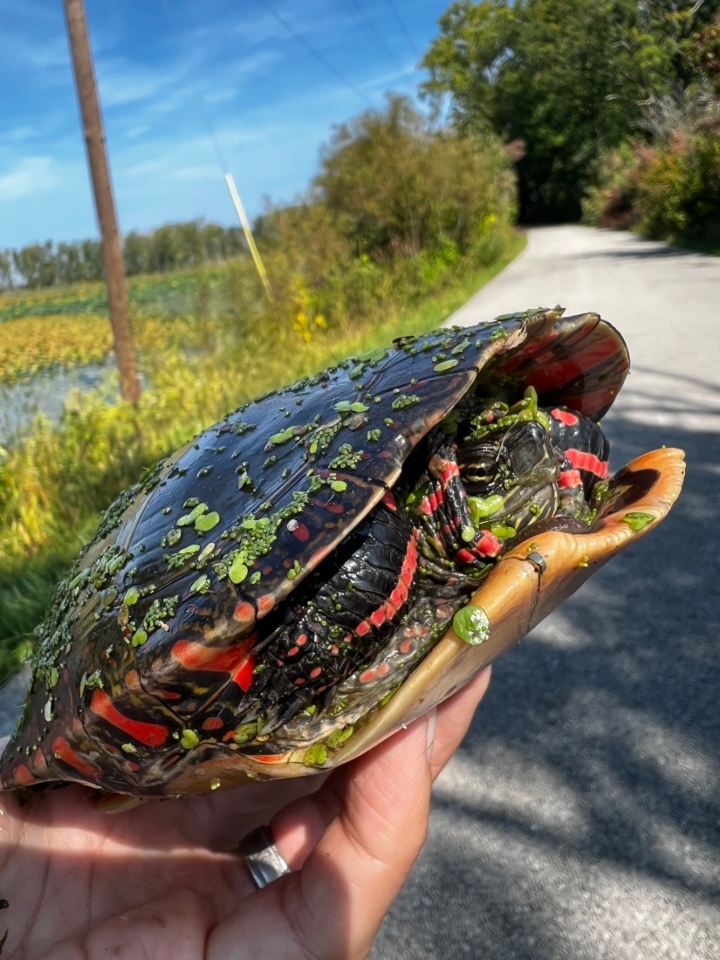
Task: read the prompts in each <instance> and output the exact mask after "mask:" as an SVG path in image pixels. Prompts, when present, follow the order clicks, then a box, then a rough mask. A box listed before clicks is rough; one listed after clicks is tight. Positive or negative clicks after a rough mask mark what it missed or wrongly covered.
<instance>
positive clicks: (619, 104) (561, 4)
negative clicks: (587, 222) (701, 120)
mask: <svg viewBox="0 0 720 960" xmlns="http://www.w3.org/2000/svg"><path fill="white" fill-rule="evenodd" d="M697 6H698V5H697V3H693V2H692V0H646V2H644V3H638V2H637V0H515V2H511V0H481V2H479V3H473V2H471V0H458V2H456V3H453V4H452V6H451V7H450V8H449V9H448V10H447V12H446V13H445V14H444V15H443V16H442V17H441V18H440V35H439V36H438V37H437V38H436V39H435V40H434V41H433V43H432V44H431V46H430V49H429V50H428V52H427V54H426V55H425V58H424V60H423V64H424V66H425V67H426V69H427V70H428V71H429V72H430V78H429V80H428V81H427V82H426V83H425V84H424V85H423V91H424V93H425V94H426V95H428V96H429V97H431V98H432V99H433V101H434V103H435V105H436V107H438V108H439V106H440V104H441V102H442V99H443V97H445V96H446V95H449V96H450V99H451V113H452V117H453V120H454V122H455V123H456V124H457V125H458V126H459V127H460V128H461V129H463V130H469V129H473V130H488V129H490V130H494V131H495V132H496V133H498V134H499V135H500V136H501V137H503V139H505V140H507V141H511V140H522V141H524V142H525V145H526V152H525V156H524V157H523V158H522V159H521V160H520V161H519V163H518V176H519V181H520V204H521V215H522V217H523V218H524V219H525V220H527V221H558V220H572V219H577V217H578V216H579V212H580V200H581V198H582V196H583V194H584V192H585V190H586V187H587V185H588V182H589V180H590V178H591V176H592V173H591V171H592V168H593V164H594V162H595V161H596V159H597V157H598V156H599V154H600V153H601V152H602V151H603V150H605V149H607V148H609V147H613V146H617V145H618V144H620V143H621V142H623V140H625V139H626V138H627V136H628V133H629V131H631V130H632V128H633V126H634V125H635V124H636V123H637V122H638V120H639V119H640V117H641V110H642V103H643V102H644V101H646V100H647V99H648V98H649V97H651V96H658V97H659V96H662V95H664V94H666V93H667V92H668V91H669V90H670V88H671V86H672V84H673V81H674V79H675V78H676V77H677V75H678V73H677V71H678V66H677V65H678V63H679V62H680V60H681V59H682V58H681V43H682V41H683V39H684V37H685V36H686V35H687V34H688V32H690V31H691V28H692V24H693V22H694V18H696V17H697V16H699V15H700V12H699V9H698V10H696V11H695V12H694V13H693V10H694V7H697Z"/></svg>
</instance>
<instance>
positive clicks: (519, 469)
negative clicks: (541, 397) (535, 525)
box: [457, 420, 559, 531]
mask: <svg viewBox="0 0 720 960" xmlns="http://www.w3.org/2000/svg"><path fill="white" fill-rule="evenodd" d="M457 456H458V469H459V472H460V479H461V481H462V483H463V485H464V487H465V490H466V492H467V495H468V503H469V506H470V510H471V512H472V513H473V514H474V515H475V517H474V519H476V520H477V521H484V520H486V518H487V519H490V518H491V519H492V522H493V523H496V524H502V525H503V526H505V527H512V528H513V529H514V530H515V531H517V530H518V529H521V528H522V527H524V526H527V524H529V523H532V522H533V521H535V520H538V519H541V518H542V517H545V516H547V515H549V514H551V513H553V512H554V511H555V509H556V508H557V502H558V488H557V481H558V474H559V466H558V459H557V454H556V452H555V449H554V447H553V444H552V441H551V439H550V436H549V434H548V431H547V430H546V429H545V427H544V426H543V425H542V424H541V423H540V422H538V421H535V420H528V421H521V422H518V423H515V424H513V425H512V426H511V427H509V428H508V429H507V431H505V432H504V433H502V434H500V433H496V434H494V435H491V436H489V437H485V438H483V439H481V440H469V441H467V442H466V443H463V444H460V445H459V447H458V452H457Z"/></svg>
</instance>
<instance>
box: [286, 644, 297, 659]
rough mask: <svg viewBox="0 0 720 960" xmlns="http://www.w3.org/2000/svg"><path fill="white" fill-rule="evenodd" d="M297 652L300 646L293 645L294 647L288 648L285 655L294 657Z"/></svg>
mask: <svg viewBox="0 0 720 960" xmlns="http://www.w3.org/2000/svg"><path fill="white" fill-rule="evenodd" d="M299 653H300V647H298V646H297V645H295V646H294V647H290V649H289V650H288V652H287V655H288V656H289V657H296V656H297V655H298V654H299Z"/></svg>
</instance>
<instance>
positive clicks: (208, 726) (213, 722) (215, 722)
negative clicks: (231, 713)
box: [202, 717, 225, 730]
mask: <svg viewBox="0 0 720 960" xmlns="http://www.w3.org/2000/svg"><path fill="white" fill-rule="evenodd" d="M224 726H225V724H224V723H223V721H222V720H221V719H220V717H208V718H207V720H203V725H202V729H203V730H222V728H223V727H224Z"/></svg>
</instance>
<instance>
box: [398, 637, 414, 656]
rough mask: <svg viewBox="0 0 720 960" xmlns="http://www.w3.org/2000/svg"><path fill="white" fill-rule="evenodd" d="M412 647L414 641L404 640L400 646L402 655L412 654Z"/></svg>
mask: <svg viewBox="0 0 720 960" xmlns="http://www.w3.org/2000/svg"><path fill="white" fill-rule="evenodd" d="M412 645H413V642H412V640H403V642H402V643H401V644H400V653H410V651H411V650H412Z"/></svg>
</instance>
